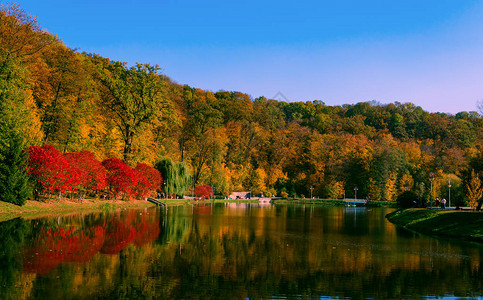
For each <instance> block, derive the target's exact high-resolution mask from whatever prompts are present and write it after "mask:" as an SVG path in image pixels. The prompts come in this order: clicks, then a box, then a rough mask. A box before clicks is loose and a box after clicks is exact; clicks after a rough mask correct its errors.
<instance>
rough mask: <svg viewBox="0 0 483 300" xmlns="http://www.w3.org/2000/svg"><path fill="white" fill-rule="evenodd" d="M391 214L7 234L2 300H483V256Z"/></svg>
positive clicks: (298, 209)
mask: <svg viewBox="0 0 483 300" xmlns="http://www.w3.org/2000/svg"><path fill="white" fill-rule="evenodd" d="M387 212H388V211H387V210H385V209H372V210H366V209H361V208H353V207H349V208H319V207H313V206H263V207H259V206H256V205H248V204H226V205H200V206H193V207H174V208H169V209H168V210H167V211H164V210H158V209H147V210H142V211H121V212H117V213H109V214H96V215H87V216H81V215H76V216H70V217H64V218H55V219H40V220H34V221H24V220H22V219H16V220H12V221H9V222H5V223H0V245H1V246H2V248H1V249H2V250H1V252H0V258H1V260H0V264H1V265H0V266H1V267H2V268H1V269H0V270H1V271H0V276H1V278H0V283H1V284H2V287H3V288H2V289H1V291H0V298H1V299H5V298H15V299H19V298H76V299H82V298H88V297H95V298H111V297H112V298H130V299H134V298H165V299H167V298H170V299H171V298H211V299H213V298H215V299H216V298H220V299H226V298H232V299H233V298H234V299H239V298H247V297H248V298H279V297H280V298H282V297H289V298H290V297H305V296H306V297H309V298H312V297H316V298H319V297H324V296H327V297H351V298H356V299H363V298H377V299H381V298H384V299H386V298H420V297H424V296H437V297H443V296H448V295H456V296H465V297H466V296H474V297H476V296H483V294H482V293H481V291H482V290H483V289H482V271H481V260H482V254H483V248H482V247H481V246H478V245H472V244H468V243H459V242H455V241H448V240H437V239H432V238H427V237H421V236H418V235H415V234H411V233H407V232H405V231H399V230H397V229H396V228H395V227H394V226H393V225H392V224H390V223H388V222H387V221H386V219H385V218H384V216H385V214H386V213H387Z"/></svg>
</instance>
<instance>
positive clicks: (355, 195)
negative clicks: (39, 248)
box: [354, 186, 357, 200]
mask: <svg viewBox="0 0 483 300" xmlns="http://www.w3.org/2000/svg"><path fill="white" fill-rule="evenodd" d="M354 200H357V186H356V187H354Z"/></svg>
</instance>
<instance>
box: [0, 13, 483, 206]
mask: <svg viewBox="0 0 483 300" xmlns="http://www.w3.org/2000/svg"><path fill="white" fill-rule="evenodd" d="M0 32H1V35H0V111H1V114H0V118H1V119H2V120H0V126H3V127H2V128H9V127H10V125H11V124H14V127H15V130H17V131H18V132H20V133H22V135H23V137H24V139H25V143H26V146H28V145H41V144H50V145H52V146H54V147H55V148H57V149H59V150H60V151H61V152H75V151H81V150H89V151H91V152H93V153H94V154H95V155H96V157H97V158H98V159H104V158H108V157H118V158H122V159H123V160H124V161H125V162H127V163H129V164H130V165H131V166H134V165H136V164H137V163H140V162H143V163H147V164H150V165H153V164H154V163H156V162H157V161H159V160H160V159H161V158H169V159H171V160H172V161H173V162H183V163H185V164H186V165H187V166H188V167H189V170H190V173H191V175H192V177H193V180H194V182H196V183H197V184H208V185H210V186H212V187H213V188H214V191H215V193H217V194H225V193H226V192H229V191H234V190H238V191H247V190H251V191H252V192H253V193H254V194H256V193H261V192H263V193H264V194H265V195H275V194H281V193H282V192H285V193H287V194H289V195H292V194H297V195H298V196H301V195H305V196H307V195H310V188H311V187H313V195H314V196H317V197H327V198H338V197H342V196H344V195H345V196H347V197H353V196H354V189H355V188H356V187H357V197H358V198H365V197H370V198H371V199H372V200H389V201H392V200H394V199H395V197H396V196H397V195H398V194H400V193H401V192H403V191H405V190H413V191H414V192H416V193H417V194H418V195H419V196H420V197H423V198H429V193H430V190H431V189H430V180H429V178H430V174H431V173H432V174H433V181H432V190H433V197H434V198H436V197H440V198H443V197H447V195H448V180H450V181H451V185H452V186H451V197H452V199H454V201H460V202H464V198H465V182H466V181H467V180H468V176H469V175H468V174H470V171H471V170H472V169H474V170H476V171H477V172H478V171H482V170H483V154H482V150H481V149H482V145H483V119H482V117H481V115H479V114H478V113H477V112H460V113H458V114H456V115H450V114H445V113H430V112H427V111H424V110H423V109H422V108H421V107H418V106H415V105H414V104H411V103H399V102H396V103H393V104H384V105H383V104H379V103H367V102H363V103H357V104H354V105H343V106H330V105H326V104H325V103H324V102H323V101H320V100H314V101H306V102H291V103H287V102H283V101H277V100H272V99H267V98H265V97H260V98H256V99H252V98H251V97H250V96H249V95H247V94H245V93H243V92H237V91H217V92H212V91H206V90H202V89H197V88H195V87H190V86H188V85H182V84H178V83H175V82H173V81H171V80H170V78H169V77H168V76H167V75H165V74H163V73H162V70H161V68H160V67H159V66H156V65H151V64H149V63H146V62H143V63H139V64H137V65H135V66H128V65H127V64H126V63H123V62H117V61H113V60H110V59H109V58H104V57H101V56H99V55H95V54H89V53H79V52H77V51H75V50H73V49H70V48H69V47H68V45H64V43H63V42H62V40H61V39H60V38H59V37H56V36H53V35H51V34H49V33H46V32H44V31H43V30H42V29H41V27H40V25H39V24H38V23H37V21H36V19H35V18H34V17H32V16H29V15H28V13H27V12H25V11H22V10H21V9H20V8H19V7H18V6H15V5H14V6H10V7H5V8H3V9H2V10H1V11H0Z"/></svg>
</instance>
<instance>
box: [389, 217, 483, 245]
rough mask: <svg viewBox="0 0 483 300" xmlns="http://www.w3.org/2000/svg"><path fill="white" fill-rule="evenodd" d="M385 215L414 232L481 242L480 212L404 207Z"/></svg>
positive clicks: (481, 218)
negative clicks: (404, 208)
mask: <svg viewBox="0 0 483 300" xmlns="http://www.w3.org/2000/svg"><path fill="white" fill-rule="evenodd" d="M386 217H387V219H388V220H389V221H391V222H392V223H394V224H396V225H399V226H401V227H403V228H406V229H409V230H412V231H415V232H419V233H423V234H427V235H436V236H444V237H451V238H457V239H464V240H468V241H475V242H479V243H483V213H482V212H473V211H449V210H446V211H445V210H429V209H406V210H397V211H395V212H392V213H390V214H388V215H387V216H386Z"/></svg>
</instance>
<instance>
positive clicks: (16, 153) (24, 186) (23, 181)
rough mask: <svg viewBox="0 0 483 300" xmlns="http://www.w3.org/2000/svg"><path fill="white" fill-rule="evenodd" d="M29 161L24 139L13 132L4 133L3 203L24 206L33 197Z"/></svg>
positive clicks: (0, 154)
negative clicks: (28, 167) (28, 172)
mask: <svg viewBox="0 0 483 300" xmlns="http://www.w3.org/2000/svg"><path fill="white" fill-rule="evenodd" d="M27 159H28V156H27V153H26V152H25V150H24V142H23V139H22V137H21V136H20V135H19V134H18V133H17V132H15V131H13V130H8V131H4V132H3V134H2V138H0V199H1V200H2V201H5V202H10V203H13V204H17V205H24V204H25V201H26V200H27V199H28V198H29V197H30V196H31V194H32V190H31V187H30V186H29V176H28V174H27Z"/></svg>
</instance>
